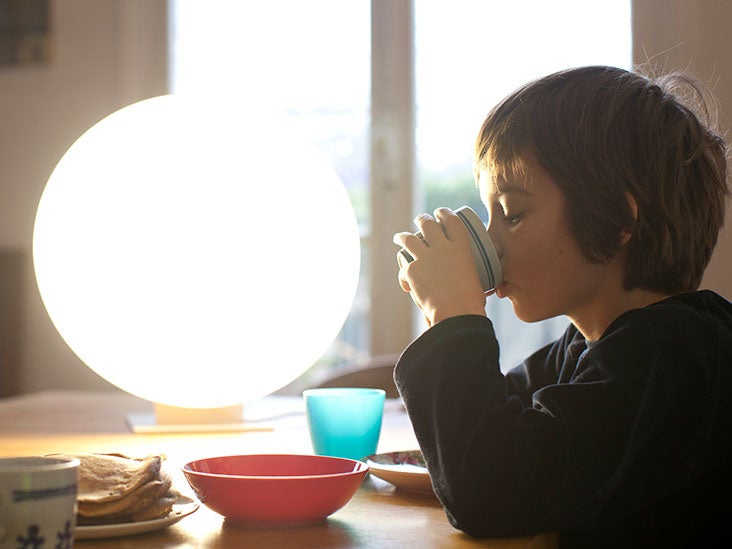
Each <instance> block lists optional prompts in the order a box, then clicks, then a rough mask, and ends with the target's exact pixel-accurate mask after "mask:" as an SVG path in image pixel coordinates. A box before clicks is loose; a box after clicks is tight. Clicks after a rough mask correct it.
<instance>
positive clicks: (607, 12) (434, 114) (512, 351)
mask: <svg viewBox="0 0 732 549" xmlns="http://www.w3.org/2000/svg"><path fill="white" fill-rule="evenodd" d="M630 31H631V29H630V0H624V1H621V2H617V1H607V0H606V1H604V2H586V1H584V0H555V1H553V2H546V1H544V0H512V1H510V2H509V1H497V0H496V1H488V0H455V1H453V2H449V3H445V2H430V1H427V0H413V1H412V0H371V1H369V0H349V1H348V2H343V1H341V0H310V1H308V2H301V1H298V0H272V1H269V2H256V3H255V2H240V1H236V0H208V1H206V2H203V1H199V2H191V1H180V0H178V1H176V0H171V37H172V38H171V40H172V42H171V78H170V81H171V88H172V90H173V91H180V90H187V89H193V88H201V87H203V88H210V89H211V88H213V89H215V88H217V87H220V86H224V87H226V88H228V89H229V90H241V91H242V93H243V92H246V91H251V90H259V91H263V92H265V93H266V94H268V95H269V97H270V98H271V99H274V100H276V101H277V102H279V103H280V104H281V105H282V106H283V108H284V109H285V111H286V112H287V114H288V115H289V116H291V117H293V118H294V119H296V120H297V121H298V122H299V123H301V124H303V125H304V126H305V128H307V130H308V131H309V132H310V134H311V135H312V137H313V140H314V142H315V143H316V144H318V145H319V146H320V147H321V148H322V149H323V151H324V152H325V153H326V155H328V157H329V158H330V160H331V162H332V163H333V165H334V167H335V168H336V170H337V171H338V173H339V174H340V176H341V178H342V180H343V182H344V184H345V185H346V186H347V188H348V190H349V193H350V196H351V198H352V201H353V204H354V208H355V210H356V212H357V216H358V219H359V223H360V225H361V228H362V242H363V266H362V282H361V285H360V287H359V291H358V295H357V297H356V300H355V303H354V307H353V310H352V314H351V316H350V318H349V320H348V321H347V322H346V325H345V326H344V328H343V331H342V333H341V335H340V337H339V339H338V341H337V342H336V343H335V344H334V346H333V349H332V351H331V353H329V354H328V356H326V357H325V358H324V363H335V362H339V361H342V360H350V359H357V358H362V357H365V356H368V355H369V354H379V353H384V352H398V351H400V350H401V348H402V347H403V346H404V345H405V344H406V343H408V341H409V340H410V339H411V338H412V337H413V336H414V335H415V334H416V333H417V332H418V331H419V330H421V324H420V322H419V321H418V320H417V315H416V314H415V311H414V307H413V305H412V304H411V301H410V300H409V299H408V298H406V296H404V295H401V290H399V289H398V288H397V287H396V286H397V284H396V279H395V275H396V263H395V260H394V256H395V253H396V249H395V248H394V246H393V244H392V243H391V234H392V233H393V232H395V231H396V230H405V229H409V228H410V227H411V219H412V216H413V214H415V213H417V212H418V211H431V210H432V209H434V208H435V207H437V206H439V205H445V206H450V207H458V206H460V205H462V204H465V203H467V204H470V205H472V206H473V207H474V208H475V209H476V211H479V212H482V213H484V208H483V207H482V205H481V204H480V202H479V198H478V194H477V192H476V190H475V186H474V183H473V181H472V170H471V157H470V156H471V153H472V146H473V140H474V138H475V134H476V132H477V130H478V128H479V126H480V123H481V122H482V120H483V117H484V116H485V114H486V113H487V111H488V110H489V109H490V107H492V106H493V105H494V104H495V103H496V102H497V101H498V100H499V99H500V98H501V97H503V96H504V95H505V94H507V93H509V92H510V91H512V90H513V89H514V88H516V87H517V86H518V85H520V84H523V83H525V82H526V81H528V80H530V79H532V78H535V77H538V76H541V75H543V74H546V73H549V72H552V71H554V70H558V69H561V68H566V67H569V66H575V65H584V64H611V65H616V66H629V65H630V59H631V39H630ZM283 162H286V159H285V158H283ZM273 169H281V167H273ZM275 199H276V190H274V191H273V200H275ZM489 302H490V303H489V306H488V307H489V312H490V314H491V317H492V318H493V319H494V321H495V322H494V323H495V325H496V327H497V331H498V335H499V339H500V341H501V344H502V351H501V354H502V357H503V368H504V369H507V368H509V367H512V366H514V365H515V364H516V363H518V361H520V359H521V358H522V357H523V356H525V355H526V354H527V353H528V352H530V351H531V350H533V349H536V348H537V347H538V346H539V345H540V344H542V343H543V342H545V341H548V340H550V339H552V338H554V337H556V335H557V333H558V332H559V331H561V330H562V329H563V328H564V327H565V325H566V321H564V320H561V319H560V320H551V321H546V322H544V323H538V324H535V325H531V326H529V325H524V324H523V323H521V322H520V321H518V320H516V319H515V317H514V316H513V314H512V312H511V310H510V309H511V308H510V303H507V302H503V301H500V300H497V299H490V300H489ZM404 311H408V312H407V314H406V316H404V314H403V313H404ZM519 329H520V333H521V336H520V337H517V336H516V334H517V333H518V332H517V330H519Z"/></svg>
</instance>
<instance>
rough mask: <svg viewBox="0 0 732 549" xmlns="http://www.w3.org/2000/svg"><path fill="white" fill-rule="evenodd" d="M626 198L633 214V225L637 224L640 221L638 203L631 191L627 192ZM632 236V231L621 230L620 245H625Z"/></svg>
mask: <svg viewBox="0 0 732 549" xmlns="http://www.w3.org/2000/svg"><path fill="white" fill-rule="evenodd" d="M625 198H626V199H627V200H628V207H630V212H631V214H632V215H633V226H635V224H636V223H637V222H638V203H637V202H636V201H635V198H633V196H632V195H631V194H630V193H629V192H626V193H625ZM631 236H633V233H632V232H630V231H626V230H622V231H620V245H621V246H625V245H626V244H627V243H628V242H629V241H630V237H631Z"/></svg>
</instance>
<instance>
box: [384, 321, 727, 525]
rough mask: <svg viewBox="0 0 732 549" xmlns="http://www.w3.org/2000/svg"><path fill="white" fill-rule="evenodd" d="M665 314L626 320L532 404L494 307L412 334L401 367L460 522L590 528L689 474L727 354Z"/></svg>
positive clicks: (424, 444)
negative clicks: (507, 372) (505, 348)
mask: <svg viewBox="0 0 732 549" xmlns="http://www.w3.org/2000/svg"><path fill="white" fill-rule="evenodd" d="M667 324H668V323H667V322H661V321H659V322H656V321H655V320H652V321H650V322H643V323H642V326H640V327H639V326H633V322H632V321H631V322H628V323H625V324H624V325H623V327H622V328H620V329H618V330H616V331H615V332H614V333H611V334H609V335H608V337H607V338H604V341H603V343H602V345H600V344H596V345H593V347H592V349H590V350H589V351H588V352H587V353H585V354H584V355H583V357H582V359H581V361H580V364H578V365H577V366H576V368H575V370H574V371H573V372H571V373H570V374H568V373H567V372H562V373H561V376H562V377H566V380H565V381H564V382H562V383H556V384H549V385H547V386H545V387H543V388H539V389H538V390H535V391H534V392H533V394H532V397H531V403H530V404H529V403H527V402H526V398H525V397H524V398H520V397H519V396H518V395H517V394H516V392H515V391H514V390H513V389H512V386H513V385H516V383H515V382H509V381H508V380H507V379H506V377H505V376H503V375H502V374H501V372H500V369H499V367H498V343H497V341H496V338H495V334H494V331H493V328H492V325H491V323H490V321H489V320H488V319H486V318H485V317H481V316H465V317H455V318H451V319H447V320H445V321H443V322H440V323H438V324H437V325H435V326H433V327H432V328H431V329H430V330H428V331H427V332H426V333H425V334H423V335H422V336H421V337H420V338H418V339H417V340H416V341H415V342H413V344H412V345H410V347H408V348H407V349H406V350H405V352H404V353H403V355H402V357H401V358H400V360H399V362H398V364H397V367H396V370H395V380H396V382H397V385H398V387H399V390H400V392H401V394H402V396H403V398H404V402H405V405H406V407H407V410H408V413H409V415H410V419H411V421H412V425H413V427H414V429H415V433H416V435H417V439H418V441H419V444H420V448H421V449H422V452H423V454H424V457H425V461H426V463H427V466H428V468H429V471H430V475H431V477H432V482H433V485H434V488H435V492H436V494H437V496H438V497H439V499H440V501H441V502H442V504H443V506H444V507H445V510H446V513H447V516H448V519H449V520H450V522H451V523H452V524H453V525H454V526H455V527H457V528H459V529H461V530H463V531H465V532H466V533H468V534H470V535H474V536H509V535H526V534H530V533H535V532H541V531H556V530H573V529H589V528H593V527H595V526H596V525H597V524H598V523H599V522H603V521H605V522H607V521H612V520H617V519H618V517H619V516H620V515H622V514H623V513H632V512H634V511H635V510H637V509H639V508H642V507H644V506H646V505H649V504H650V503H652V502H653V501H654V500H658V499H660V498H663V497H665V495H667V494H669V493H672V492H674V491H676V490H678V489H679V487H680V486H683V485H684V484H685V483H687V482H688V481H689V478H691V477H692V476H693V475H694V474H695V467H696V465H697V456H698V448H700V447H704V445H705V443H706V442H705V436H706V435H705V433H707V431H708V425H709V423H710V421H711V418H712V417H713V416H714V407H715V404H714V403H715V402H716V400H715V399H713V398H712V399H709V398H707V397H706V395H705V393H704V391H705V387H709V386H712V385H713V377H714V374H713V373H712V372H713V370H714V367H715V365H714V364H713V362H714V361H713V360H712V361H710V360H708V357H707V355H706V354H705V351H703V350H702V351H698V349H700V348H701V349H703V348H704V347H705V344H704V342H703V341H702V342H701V343H700V344H695V345H692V346H689V345H685V344H684V342H683V341H681V340H680V338H678V337H676V335H675V333H674V331H673V330H671V333H670V334H669V333H667V332H666V331H665V327H666V326H667ZM654 326H655V328H654ZM649 327H650V333H649ZM696 336H698V338H701V339H704V335H703V334H701V333H700V334H696ZM550 355H551V351H550V350H549V349H547V350H546V352H545V357H549V356H550ZM555 360H556V357H554V358H552V359H551V360H549V364H548V366H547V367H548V368H549V369H552V368H556V364H555V363H551V362H552V361H555ZM675 364H691V365H693V366H694V367H693V368H685V367H679V368H670V367H669V365H675ZM690 372H694V373H693V375H691V374H690ZM512 375H514V376H516V375H518V379H521V378H522V375H521V374H520V372H518V373H514V374H512ZM524 377H525V376H524ZM524 385H525V388H527V387H529V386H528V385H526V383H524ZM532 390H533V388H532ZM690 409H694V413H693V414H689V413H688V411H689V410H690ZM671 451H673V453H674V459H673V460H668V459H667V458H668V455H669V452H671Z"/></svg>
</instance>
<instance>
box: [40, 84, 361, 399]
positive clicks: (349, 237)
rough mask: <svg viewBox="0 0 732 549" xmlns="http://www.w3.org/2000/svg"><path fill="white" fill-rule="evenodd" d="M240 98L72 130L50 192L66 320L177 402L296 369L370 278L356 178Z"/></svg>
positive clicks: (112, 369)
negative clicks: (363, 275) (364, 272)
mask: <svg viewBox="0 0 732 549" xmlns="http://www.w3.org/2000/svg"><path fill="white" fill-rule="evenodd" d="M243 103H244V101H243V100H242V101H238V102H235V101H231V100H228V99H225V98H213V99H209V100H204V99H203V98H200V97H186V96H178V95H167V96H161V97H156V98H152V99H148V100H145V101H141V102H139V103H135V104H133V105H130V106H128V107H125V108H123V109H121V110H119V111H117V112H115V113H113V114H111V115H110V116H108V117H107V118H105V119H103V120H102V121H100V122H99V123H97V124H96V125H95V126H93V127H92V128H91V129H89V130H88V131H87V132H86V133H84V134H83V135H82V136H81V137H80V138H79V139H78V140H77V141H76V142H75V143H74V144H73V145H72V146H71V148H70V149H69V150H68V151H67V152H66V154H65V155H64V156H63V157H62V159H61V160H60V162H59V163H58V165H57V166H56V168H55V169H54V171H53V173H52V175H51V177H50V179H49V181H48V183H47V185H46V188H45V190H44V191H43V194H42V196H41V199H40V202H39V205H38V211H37V215H36V220H35V227H34V233H33V261H34V267H35V273H36V280H37V283H38V288H39V291H40V294H41V297H42V299H43V303H44V305H45V307H46V310H47V311H48V314H49V316H50V318H51V320H52V322H53V323H54V325H55V326H56V328H57V330H58V331H59V333H60V334H61V336H62V337H63V339H64V340H65V341H66V343H67V344H68V345H69V347H70V348H71V349H72V350H73V351H74V352H75V353H76V355H78V357H79V358H80V359H81V360H82V361H83V362H84V363H86V364H87V365H88V366H89V367H90V368H91V369H93V370H94V371H95V372H97V373H98V374H99V375H100V376H102V377H103V378H104V379H106V380H107V381H109V382H111V383H112V384H114V385H116V386H117V387H119V388H121V389H123V390H125V391H127V392H129V393H132V394H134V395H137V396H140V397H142V398H144V399H147V400H150V401H153V402H156V403H160V404H163V405H167V406H172V407H183V408H215V407H216V408H218V407H226V406H231V405H235V404H240V403H244V402H249V401H251V400H254V399H257V398H259V397H262V396H265V395H267V394H270V393H272V392H273V391H275V390H277V389H278V388H280V387H282V386H284V385H286V384H288V383H289V382H291V381H292V380H294V379H295V378H297V377H298V376H299V375H300V374H302V373H303V372H304V371H305V370H307V369H308V368H309V367H310V366H311V365H313V364H314V363H315V362H316V361H317V359H318V358H320V357H321V356H322V355H323V353H324V352H325V351H326V350H327V349H328V347H329V346H330V344H331V343H332V341H333V340H334V338H335V337H336V336H337V334H338V332H339V330H340V328H341V326H342V324H343V322H344V320H345V318H346V316H347V314H348V312H349V310H350V307H351V303H352V300H353V297H354V294H355V290H356V284H357V281H358V274H359V267H360V249H359V234H358V226H357V223H356V219H355V215H354V212H353V208H352V205H351V202H350V200H349V197H348V195H347V192H346V190H345V188H344V186H343V185H342V183H341V181H340V180H339V178H338V176H337V175H336V173H335V171H334V170H333V168H332V167H331V166H330V165H329V163H328V162H327V161H326V160H325V158H324V157H323V156H322V154H320V153H319V152H318V151H317V150H316V149H315V148H314V147H313V146H312V145H311V144H309V143H308V141H307V139H304V138H303V137H302V136H301V135H299V134H298V133H297V132H296V131H295V130H294V129H293V128H292V127H291V126H288V125H287V124H286V123H285V122H284V121H283V120H282V119H281V118H280V117H278V116H275V115H273V114H272V111H270V110H267V109H263V108H261V107H260V106H255V108H245V107H244V106H243Z"/></svg>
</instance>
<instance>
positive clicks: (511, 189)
mask: <svg viewBox="0 0 732 549" xmlns="http://www.w3.org/2000/svg"><path fill="white" fill-rule="evenodd" d="M496 191H497V192H496V194H497V195H506V194H522V195H530V194H534V193H532V192H531V191H530V190H529V189H527V188H526V187H517V186H514V185H501V184H498V185H496Z"/></svg>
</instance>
